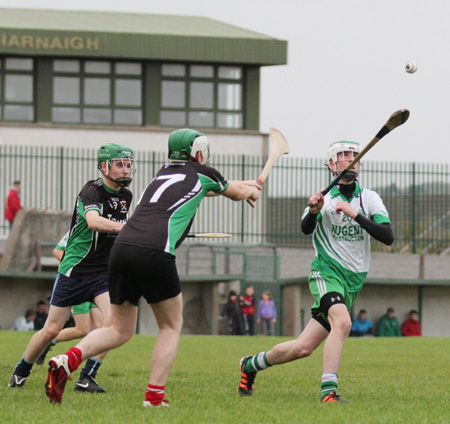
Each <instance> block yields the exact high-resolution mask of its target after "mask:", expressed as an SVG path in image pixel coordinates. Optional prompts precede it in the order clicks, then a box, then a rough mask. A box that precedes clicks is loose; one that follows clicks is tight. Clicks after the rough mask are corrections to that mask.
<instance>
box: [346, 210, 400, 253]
mask: <svg viewBox="0 0 450 424" xmlns="http://www.w3.org/2000/svg"><path fill="white" fill-rule="evenodd" d="M355 221H356V222H357V223H358V224H359V225H361V227H363V228H364V229H365V230H366V231H367V232H368V233H369V234H370V235H371V236H372V237H373V238H374V239H375V240H378V241H381V243H384V244H386V245H388V246H390V245H391V244H392V243H394V230H393V229H392V226H391V224H389V223H387V222H385V223H383V224H377V223H376V222H374V221H372V220H371V219H369V218H366V217H365V216H363V215H361V214H359V215H358V216H357V217H356V218H355Z"/></svg>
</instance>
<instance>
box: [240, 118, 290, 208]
mask: <svg viewBox="0 0 450 424" xmlns="http://www.w3.org/2000/svg"><path fill="white" fill-rule="evenodd" d="M270 136H271V137H272V147H271V148H270V153H269V157H268V158H267V162H266V164H265V165H264V168H263V170H262V172H261V175H260V176H259V178H258V179H257V180H256V182H257V183H258V184H259V185H260V186H261V187H262V185H263V184H264V182H265V181H266V178H267V176H268V175H269V173H270V171H271V170H272V168H273V167H274V165H275V162H276V161H277V160H278V158H279V157H280V156H283V155H287V154H288V153H289V145H288V143H287V141H286V138H285V137H284V135H283V134H281V132H280V131H279V130H277V129H276V128H273V127H270ZM247 203H248V204H249V205H250V206H251V207H252V208H254V207H255V202H254V201H253V200H251V199H247Z"/></svg>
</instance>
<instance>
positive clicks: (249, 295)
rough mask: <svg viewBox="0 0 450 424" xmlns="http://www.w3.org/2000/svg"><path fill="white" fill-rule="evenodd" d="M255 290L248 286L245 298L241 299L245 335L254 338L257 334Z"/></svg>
mask: <svg viewBox="0 0 450 424" xmlns="http://www.w3.org/2000/svg"><path fill="white" fill-rule="evenodd" d="M255 303H256V302H255V289H254V287H253V286H250V285H248V286H246V287H245V293H244V296H243V297H241V305H242V316H243V317H244V325H245V334H246V335H247V336H253V335H254V334H255Z"/></svg>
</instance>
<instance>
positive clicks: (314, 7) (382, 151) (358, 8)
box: [0, 0, 450, 163]
mask: <svg viewBox="0 0 450 424" xmlns="http://www.w3.org/2000/svg"><path fill="white" fill-rule="evenodd" d="M11 6H13V7H17V8H44V9H69V10H74V9H75V10H108V11H123V12H143V13H158V14H161V13H162V14H182V15H196V16H206V17H209V18H213V19H217V20H220V21H223V22H227V23H231V24H234V25H237V26H241V27H244V28H247V29H250V30H253V31H257V32H261V33H264V34H267V35H271V36H273V37H275V38H279V39H284V40H287V41H288V64H287V65H284V66H273V67H264V68H263V70H262V77H261V85H262V86H261V125H260V130H261V131H265V132H267V131H268V130H269V127H270V126H274V127H277V128H278V129H279V130H281V131H282V132H283V133H284V134H285V136H286V138H287V139H288V142H289V144H290V146H291V152H292V154H293V155H295V156H304V157H319V158H322V157H325V155H326V150H327V147H328V145H329V144H330V143H332V142H333V141H336V140H342V139H348V140H354V141H358V142H360V143H361V144H363V145H365V144H366V143H368V142H369V141H370V140H371V139H372V138H373V137H374V136H375V134H376V133H377V132H378V130H379V129H380V128H381V127H382V126H383V124H384V123H385V122H386V120H387V119H388V118H389V116H390V115H391V114H392V113H393V112H394V111H396V110H398V109H402V108H407V109H409V110H410V111H411V116H410V119H409V121H408V122H407V123H406V124H405V125H403V126H402V127H399V128H397V129H396V130H395V131H394V132H392V133H390V134H389V135H388V136H386V137H385V138H384V139H383V140H382V141H381V142H380V143H379V144H377V145H376V146H375V147H374V148H373V149H372V150H371V151H370V152H369V153H368V155H367V159H366V160H371V161H372V160H387V161H391V160H392V161H408V162H410V161H416V162H438V163H449V156H450V140H449V139H450V131H449V129H450V116H449V115H450V89H449V85H450V81H449V74H450V0H429V1H424V0H372V1H370V0H277V1H268V0H226V1H219V0H209V1H203V0H161V1H144V0H141V1H138V0H127V1H123V0H122V1H117V0H108V1H106V0H95V1H92V0H89V1H88V0H77V1H68V0H39V1H36V0H14V2H13V3H12V2H11V0H0V7H11ZM408 61H415V62H416V63H417V66H418V71H417V72H416V73H415V74H407V73H406V72H405V70H404V65H405V63H406V62H408ZM236 153H238V152H236Z"/></svg>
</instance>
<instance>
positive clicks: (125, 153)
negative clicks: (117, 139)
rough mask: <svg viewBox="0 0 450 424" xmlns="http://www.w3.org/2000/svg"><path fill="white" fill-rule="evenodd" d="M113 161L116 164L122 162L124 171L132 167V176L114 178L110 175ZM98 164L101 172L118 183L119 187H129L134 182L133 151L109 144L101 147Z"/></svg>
mask: <svg viewBox="0 0 450 424" xmlns="http://www.w3.org/2000/svg"><path fill="white" fill-rule="evenodd" d="M113 161H114V162H115V164H116V162H117V161H120V162H121V168H122V169H124V168H127V167H130V176H129V177H118V178H114V176H112V175H110V170H111V167H112V164H113ZM126 161H128V162H126ZM103 162H104V163H105V166H106V172H105V171H103V169H102V163H103ZM97 163H98V169H99V170H100V172H101V173H102V174H103V175H104V176H105V177H106V178H108V179H109V180H110V181H112V182H114V183H116V184H117V185H118V186H119V187H128V186H129V185H130V184H131V182H132V181H133V175H134V174H135V173H136V167H135V163H134V152H133V149H130V148H129V147H126V146H122V145H120V144H116V143H108V144H105V145H103V146H100V148H99V150H98V153H97Z"/></svg>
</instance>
